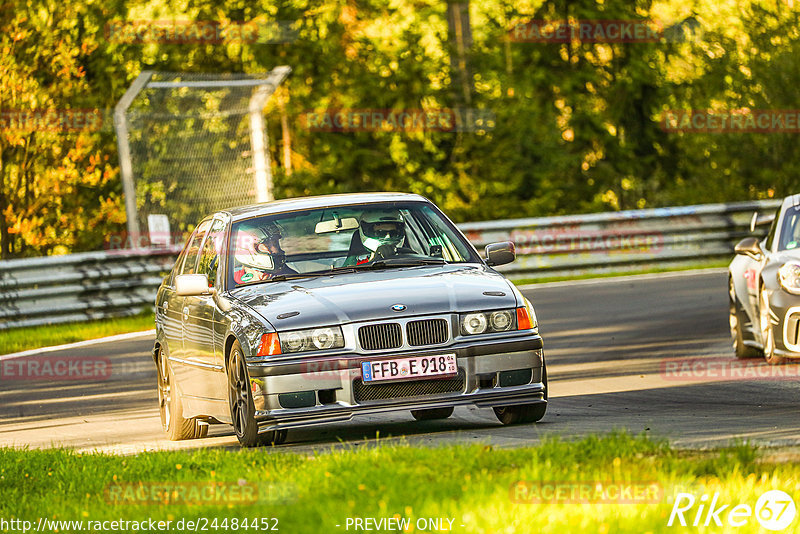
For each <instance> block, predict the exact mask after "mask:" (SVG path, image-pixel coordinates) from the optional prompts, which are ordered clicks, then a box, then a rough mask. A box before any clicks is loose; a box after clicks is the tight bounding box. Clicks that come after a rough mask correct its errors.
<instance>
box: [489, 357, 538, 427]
mask: <svg viewBox="0 0 800 534" xmlns="http://www.w3.org/2000/svg"><path fill="white" fill-rule="evenodd" d="M542 383H543V384H544V400H547V389H548V387H547V365H546V364H545V363H544V360H542ZM546 411H547V404H545V403H542V404H523V405H520V406H498V407H495V408H494V415H495V416H497V419H498V420H499V421H500V422H501V423H503V424H504V425H516V424H519V423H535V422H536V421H539V420H540V419H541V418H542V417H544V414H545V412H546Z"/></svg>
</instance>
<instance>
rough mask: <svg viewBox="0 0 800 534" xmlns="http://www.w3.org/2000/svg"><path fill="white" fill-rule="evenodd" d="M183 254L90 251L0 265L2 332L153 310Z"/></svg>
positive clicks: (136, 250)
mask: <svg viewBox="0 0 800 534" xmlns="http://www.w3.org/2000/svg"><path fill="white" fill-rule="evenodd" d="M179 251H180V249H175V248H169V249H153V250H144V249H132V250H119V251H103V252H86V253H82V254H69V255H66V256H47V257H42V258H26V259H20V260H9V261H2V262H0V330H5V329H8V328H16V327H20V326H39V325H46V324H55V323H65V322H74V321H89V320H92V319H101V318H104V317H111V316H123V315H133V314H135V313H139V312H141V311H142V310H144V309H145V308H148V307H149V308H152V307H153V304H154V301H155V293H156V289H158V286H159V284H160V283H161V279H162V277H163V274H164V273H165V272H166V271H168V270H169V269H170V268H171V267H172V263H173V262H174V261H175V257H176V255H177V253H178V252H179Z"/></svg>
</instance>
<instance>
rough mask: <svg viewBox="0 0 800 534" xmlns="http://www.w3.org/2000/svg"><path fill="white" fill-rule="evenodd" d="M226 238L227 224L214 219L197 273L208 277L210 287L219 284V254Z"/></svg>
mask: <svg viewBox="0 0 800 534" xmlns="http://www.w3.org/2000/svg"><path fill="white" fill-rule="evenodd" d="M224 238H225V223H224V222H223V221H221V220H220V219H214V222H213V223H212V224H211V229H210V230H209V231H208V238H207V239H206V242H205V244H204V245H203V251H202V253H201V254H200V261H199V262H198V264H197V272H198V273H199V274H205V275H207V276H208V285H209V287H213V286H214V285H215V284H216V283H217V269H218V268H219V254H220V251H221V250H222V245H223V239H224Z"/></svg>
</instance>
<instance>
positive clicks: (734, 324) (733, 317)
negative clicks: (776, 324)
mask: <svg viewBox="0 0 800 534" xmlns="http://www.w3.org/2000/svg"><path fill="white" fill-rule="evenodd" d="M728 295H729V304H728V306H729V308H728V323H729V325H730V328H731V339H732V340H733V352H734V354H736V357H737V358H739V359H744V358H757V357H759V356H761V352H759V351H758V350H757V349H754V348H753V347H748V346H747V345H745V343H744V332H743V331H742V323H741V322H740V321H739V315H738V313H737V311H738V310H737V306H736V290H735V289H734V287H733V280H729V287H728Z"/></svg>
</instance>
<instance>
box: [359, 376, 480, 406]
mask: <svg viewBox="0 0 800 534" xmlns="http://www.w3.org/2000/svg"><path fill="white" fill-rule="evenodd" d="M466 384H467V377H466V374H465V373H464V370H463V369H459V370H458V375H456V376H454V377H451V378H433V379H428V380H410V381H406V382H390V383H388V384H381V383H377V384H365V383H364V382H362V381H361V379H359V378H356V379H355V380H354V381H353V398H354V399H355V400H356V402H368V401H374V400H382V399H397V398H405V397H423V396H427V395H446V394H449V393H463V392H464V389H465V388H466Z"/></svg>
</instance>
